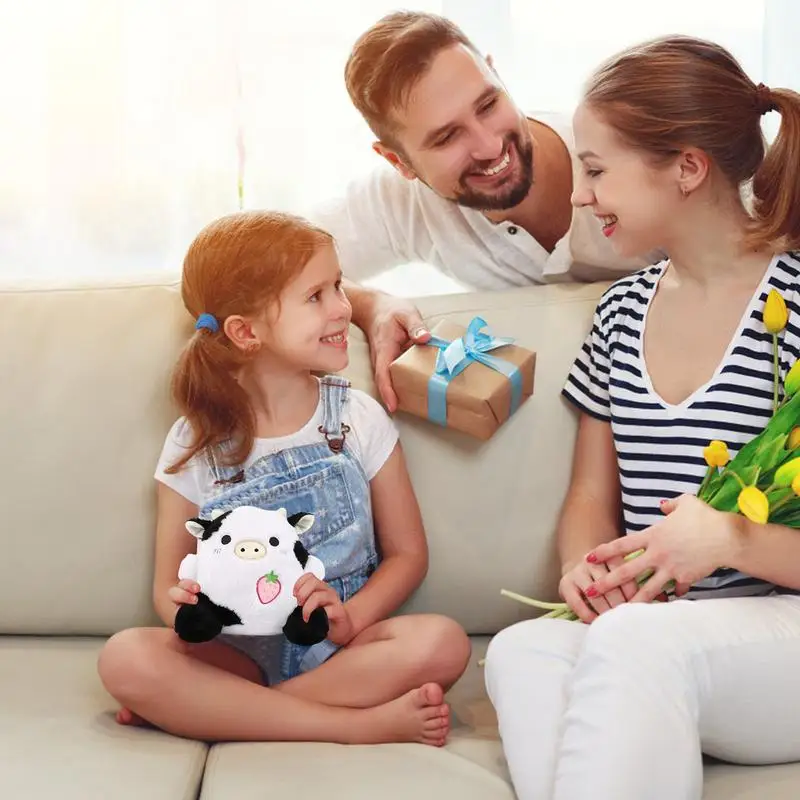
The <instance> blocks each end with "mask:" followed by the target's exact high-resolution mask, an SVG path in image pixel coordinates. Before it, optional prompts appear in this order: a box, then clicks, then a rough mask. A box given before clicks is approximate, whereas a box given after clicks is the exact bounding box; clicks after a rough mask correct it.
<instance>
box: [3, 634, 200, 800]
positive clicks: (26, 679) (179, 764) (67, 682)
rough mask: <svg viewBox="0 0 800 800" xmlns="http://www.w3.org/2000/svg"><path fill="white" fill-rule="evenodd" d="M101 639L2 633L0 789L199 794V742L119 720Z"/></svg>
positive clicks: (59, 794) (117, 797)
mask: <svg viewBox="0 0 800 800" xmlns="http://www.w3.org/2000/svg"><path fill="white" fill-rule="evenodd" d="M102 644H103V640H101V639H67V638H64V639H55V638H53V639H40V638H37V637H11V636H6V637H2V636H0V797H2V798H8V800H11V798H25V800H51V798H59V800H111V798H113V800H143V798H146V800H193V798H196V797H197V795H198V792H199V790H200V782H201V780H202V775H203V768H204V765H205V760H206V755H207V752H208V748H207V746H206V745H204V744H200V743H198V742H191V741H187V740H185V739H178V738H175V737H173V736H169V735H167V734H164V733H160V732H158V731H155V730H145V729H133V728H124V727H121V726H119V725H117V724H116V722H115V721H114V711H115V710H116V706H115V704H114V701H113V700H112V699H111V698H110V697H109V696H108V695H107V694H106V692H105V690H104V689H103V686H102V684H101V683H100V680H99V678H98V677H97V669H96V666H95V665H96V661H97V655H98V653H99V651H100V648H101V646H102Z"/></svg>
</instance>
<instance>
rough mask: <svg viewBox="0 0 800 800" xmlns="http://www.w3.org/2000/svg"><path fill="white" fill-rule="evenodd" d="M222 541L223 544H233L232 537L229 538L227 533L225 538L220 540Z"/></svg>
mask: <svg viewBox="0 0 800 800" xmlns="http://www.w3.org/2000/svg"><path fill="white" fill-rule="evenodd" d="M220 541H221V542H222V544H230V543H231V537H230V536H228V534H227V533H226V534H225V535H224V536H223V537H222V538H221V539H220Z"/></svg>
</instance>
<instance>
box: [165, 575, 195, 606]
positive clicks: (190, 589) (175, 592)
mask: <svg viewBox="0 0 800 800" xmlns="http://www.w3.org/2000/svg"><path fill="white" fill-rule="evenodd" d="M199 591H200V585H199V584H198V583H197V582H196V581H179V582H178V584H177V585H176V586H170V587H169V590H168V591H167V595H169V599H170V600H171V601H172V602H173V603H174V604H175V605H176V606H186V605H196V604H197V593H198V592H199Z"/></svg>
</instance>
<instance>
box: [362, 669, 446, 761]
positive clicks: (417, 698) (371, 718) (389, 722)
mask: <svg viewBox="0 0 800 800" xmlns="http://www.w3.org/2000/svg"><path fill="white" fill-rule="evenodd" d="M364 717H365V719H366V720H367V722H366V726H365V730H364V731H363V733H364V735H365V737H366V740H367V741H368V742H370V743H376V744H377V743H379V742H420V743H421V744H429V745H433V746H434V747H441V746H442V745H444V743H445V741H446V740H447V734H448V733H449V732H450V707H449V706H448V705H447V703H445V702H444V692H443V691H442V687H441V686H439V684H438V683H426V684H424V685H423V686H420V687H419V689H412V690H411V691H410V692H406V693H405V694H404V695H402V696H401V697H398V698H397V700H392V701H390V702H388V703H384V704H383V705H381V706H376V707H375V708H371V709H368V710H366V711H365V712H364Z"/></svg>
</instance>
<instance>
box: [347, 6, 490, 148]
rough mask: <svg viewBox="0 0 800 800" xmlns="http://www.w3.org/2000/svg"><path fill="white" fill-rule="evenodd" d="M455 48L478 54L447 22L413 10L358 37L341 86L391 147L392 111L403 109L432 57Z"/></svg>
mask: <svg viewBox="0 0 800 800" xmlns="http://www.w3.org/2000/svg"><path fill="white" fill-rule="evenodd" d="M456 45H465V46H466V47H469V48H470V49H471V50H473V51H474V52H476V53H477V52H478V50H477V48H476V47H475V45H474V44H473V43H472V42H471V41H470V40H469V39H468V38H467V36H466V35H465V34H464V32H463V31H462V30H461V29H460V28H459V27H458V26H457V25H455V24H454V23H453V22H451V21H450V20H448V19H445V18H444V17H440V16H437V15H436V14H427V13H421V12H414V11H398V12H394V13H392V14H389V15H387V16H385V17H383V18H382V19H380V20H379V21H378V22H376V23H375V24H374V25H373V26H372V27H371V28H370V29H369V30H368V31H366V32H365V33H363V34H362V35H361V36H360V37H359V38H358V41H356V43H355V45H354V46H353V50H352V52H351V53H350V58H348V60H347V66H346V67H345V71H344V75H345V83H346V84H347V91H348V93H349V95H350V99H351V100H352V101H353V105H354V106H355V107H356V108H357V109H358V110H359V112H361V115H362V116H363V117H364V119H365V120H366V122H367V124H368V125H369V127H370V128H371V129H372V132H373V133H374V134H375V136H376V137H377V138H378V139H379V140H380V141H382V142H384V143H385V144H389V145H391V146H394V147H397V142H396V133H397V131H398V126H397V123H396V121H395V120H393V118H392V112H393V111H394V110H395V109H398V108H402V107H403V106H404V105H405V103H406V102H407V101H408V96H409V94H410V93H411V90H412V89H413V88H414V86H415V85H416V83H417V82H418V81H419V80H420V79H421V78H422V77H423V76H424V75H425V73H426V72H427V71H428V69H429V68H430V65H431V62H432V61H433V59H434V57H435V56H436V55H437V54H438V53H439V52H440V51H441V50H444V49H445V48H448V47H454V46H456Z"/></svg>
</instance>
